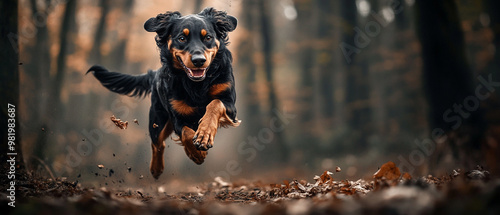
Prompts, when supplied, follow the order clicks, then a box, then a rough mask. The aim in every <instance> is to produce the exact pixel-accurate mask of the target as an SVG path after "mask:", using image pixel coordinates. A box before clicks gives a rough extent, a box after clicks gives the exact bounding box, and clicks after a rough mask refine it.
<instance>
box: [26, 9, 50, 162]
mask: <svg viewBox="0 0 500 215" xmlns="http://www.w3.org/2000/svg"><path fill="white" fill-rule="evenodd" d="M50 5H51V1H50V0H48V1H46V4H45V8H42V7H41V6H39V5H38V4H37V2H36V0H30V6H31V13H32V15H31V18H32V19H33V20H37V18H38V17H45V18H47V16H48V14H49V13H50V12H51V10H52V8H50ZM38 21H40V20H38ZM35 27H36V28H37V34H36V38H35V45H34V47H29V46H28V47H26V52H27V53H29V55H30V62H31V63H29V64H27V65H26V67H25V71H26V73H27V75H28V77H30V80H33V84H34V86H33V89H35V91H34V92H33V93H30V94H28V96H27V98H26V99H27V100H29V101H33V102H25V104H26V105H27V106H28V109H29V110H30V112H31V113H30V119H31V122H32V123H31V125H32V126H31V127H30V128H28V129H26V133H27V135H37V138H36V139H35V141H36V142H35V143H27V144H28V145H33V146H34V147H33V155H32V156H33V157H37V158H42V157H43V151H44V149H45V146H46V145H47V135H46V134H45V133H44V132H40V130H41V128H44V129H45V128H46V127H47V121H48V118H49V117H48V116H47V112H48V110H49V108H50V107H49V106H50V104H49V103H51V102H52V101H49V99H51V98H50V95H51V94H50V93H49V92H50V90H52V89H51V86H52V85H51V84H50V70H51V66H50V62H51V58H50V39H49V31H48V28H47V23H46V22H45V23H43V24H42V25H36V26H35ZM32 132H34V133H32ZM27 164H28V168H32V169H36V166H38V165H39V161H37V160H36V159H32V157H29V158H27Z"/></svg>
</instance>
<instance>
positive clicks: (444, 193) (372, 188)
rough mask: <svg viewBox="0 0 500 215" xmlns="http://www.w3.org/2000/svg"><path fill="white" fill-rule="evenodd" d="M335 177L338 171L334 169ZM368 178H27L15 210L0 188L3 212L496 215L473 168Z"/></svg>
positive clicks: (495, 199) (484, 175) (495, 203)
mask: <svg viewBox="0 0 500 215" xmlns="http://www.w3.org/2000/svg"><path fill="white" fill-rule="evenodd" d="M336 171H340V168H337V169H336ZM374 172H375V173H374V174H373V179H371V180H362V179H360V180H357V181H349V180H340V181H337V180H335V179H334V178H335V172H329V171H325V172H323V173H322V174H320V175H318V176H315V177H314V180H313V181H310V182H309V181H306V180H292V181H286V180H285V181H282V182H278V183H276V182H275V183H262V182H254V183H251V182H248V183H231V182H226V181H224V180H222V179H221V178H215V179H214V181H212V182H209V183H204V184H199V185H196V186H197V187H198V188H199V190H200V191H199V192H180V193H176V194H166V193H163V194H149V193H144V192H141V191H133V190H127V191H125V190H111V189H107V188H88V187H82V186H81V185H80V184H78V182H70V181H66V180H64V179H55V180H53V179H46V178H40V177H35V176H33V175H31V174H21V175H18V178H17V179H16V189H17V190H16V200H15V201H16V202H15V206H16V207H15V208H12V207H10V206H8V202H10V200H9V198H8V195H9V194H8V193H7V191H6V190H7V189H8V188H9V187H8V185H7V184H6V183H3V182H2V185H1V191H0V204H1V206H0V209H1V211H2V214H3V212H4V211H8V214H141V215H147V214H285V213H286V214H500V179H498V178H493V177H491V176H490V174H489V172H488V171H486V170H483V169H482V168H481V167H478V168H477V169H474V170H469V171H461V170H454V171H453V172H451V173H449V174H448V175H444V176H440V177H434V176H431V175H428V176H423V177H413V178H412V176H410V175H409V174H404V173H400V172H399V169H398V168H397V167H396V166H395V164H394V163H392V162H388V163H386V164H384V165H382V166H381V168H380V169H379V170H378V171H374Z"/></svg>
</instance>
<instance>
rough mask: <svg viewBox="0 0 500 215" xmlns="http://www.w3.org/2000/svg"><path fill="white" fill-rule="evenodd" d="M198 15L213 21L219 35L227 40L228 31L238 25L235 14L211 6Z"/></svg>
mask: <svg viewBox="0 0 500 215" xmlns="http://www.w3.org/2000/svg"><path fill="white" fill-rule="evenodd" d="M198 15H201V16H205V17H207V19H208V20H210V21H211V22H212V23H213V25H214V27H215V32H216V33H217V37H219V38H220V39H221V40H223V41H226V40H227V33H228V32H231V31H233V30H234V29H236V26H237V25H238V20H237V19H236V18H235V17H234V16H231V15H227V13H226V12H225V11H218V10H216V9H214V8H211V7H208V8H205V9H204V10H203V11H201V12H200V13H199V14H198Z"/></svg>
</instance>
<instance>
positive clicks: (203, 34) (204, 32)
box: [201, 29, 207, 37]
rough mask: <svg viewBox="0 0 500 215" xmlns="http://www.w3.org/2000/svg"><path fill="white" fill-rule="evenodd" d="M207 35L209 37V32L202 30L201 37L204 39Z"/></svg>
mask: <svg viewBox="0 0 500 215" xmlns="http://www.w3.org/2000/svg"><path fill="white" fill-rule="evenodd" d="M205 35H207V30H205V29H201V36H203V37H204V36H205Z"/></svg>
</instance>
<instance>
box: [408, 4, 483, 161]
mask: <svg viewBox="0 0 500 215" xmlns="http://www.w3.org/2000/svg"><path fill="white" fill-rule="evenodd" d="M416 10H417V11H416V17H417V19H416V21H417V34H418V37H419V39H420V42H421V44H422V58H423V63H424V64H423V82H424V88H425V93H426V95H427V99H428V102H429V114H430V115H429V122H430V127H431V131H433V130H434V129H442V130H443V131H444V132H445V135H446V137H447V141H446V144H447V145H448V146H447V147H452V150H453V152H454V154H455V157H456V158H460V159H461V160H462V161H469V162H470V163H468V166H474V165H476V164H478V163H476V162H478V161H479V156H480V154H479V146H480V144H479V143H480V139H481V138H482V137H483V134H484V123H483V120H482V110H481V109H480V108H479V105H478V107H475V108H466V107H470V105H471V104H472V103H470V102H467V101H471V100H470V99H469V98H470V97H472V96H474V95H475V94H474V88H473V80H474V78H473V76H472V71H471V69H470V68H469V65H468V63H467V58H466V55H465V41H464V34H463V32H462V29H461V22H460V18H459V16H458V10H457V6H456V3H455V1H454V0H443V1H434V0H420V1H416ZM476 99H477V98H476ZM467 103H470V104H467ZM440 148H441V146H440V145H438V152H437V154H436V155H437V157H436V160H435V161H431V163H436V162H439V161H440V156H439V155H440V154H441V153H442V152H445V151H448V150H442V152H441V151H440V150H439V149H440ZM464 164H465V163H464ZM465 165H467V164H465Z"/></svg>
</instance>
